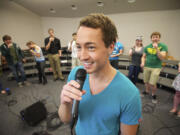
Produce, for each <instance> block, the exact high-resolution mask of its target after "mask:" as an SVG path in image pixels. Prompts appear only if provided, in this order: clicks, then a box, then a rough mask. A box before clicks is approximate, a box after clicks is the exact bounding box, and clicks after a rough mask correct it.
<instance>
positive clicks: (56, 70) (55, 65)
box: [48, 54, 63, 79]
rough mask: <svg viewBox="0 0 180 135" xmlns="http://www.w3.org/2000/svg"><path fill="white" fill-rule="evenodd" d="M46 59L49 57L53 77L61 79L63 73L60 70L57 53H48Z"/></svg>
mask: <svg viewBox="0 0 180 135" xmlns="http://www.w3.org/2000/svg"><path fill="white" fill-rule="evenodd" d="M48 59H49V63H50V66H51V68H52V71H53V76H54V79H57V78H58V77H59V78H60V79H62V78H63V75H62V72H61V63H60V59H59V55H58V54H48Z"/></svg>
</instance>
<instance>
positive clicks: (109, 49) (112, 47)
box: [108, 42, 115, 55]
mask: <svg viewBox="0 0 180 135" xmlns="http://www.w3.org/2000/svg"><path fill="white" fill-rule="evenodd" d="M114 46H115V43H114V42H113V43H112V44H111V45H110V46H109V47H108V52H109V55H111V54H112V52H113V50H114Z"/></svg>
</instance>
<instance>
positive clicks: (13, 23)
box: [0, 0, 43, 49]
mask: <svg viewBox="0 0 180 135" xmlns="http://www.w3.org/2000/svg"><path fill="white" fill-rule="evenodd" d="M5 34H8V35H10V36H11V37H12V40H13V41H14V42H16V43H17V44H18V45H19V46H20V47H21V48H22V49H26V48H27V47H26V42H27V41H29V40H32V41H34V42H35V43H37V44H38V45H39V46H42V45H43V31H42V23H41V17H40V16H38V15H36V14H35V13H33V12H31V11H29V10H27V9H25V8H24V7H22V6H20V5H18V4H16V3H14V2H13V1H9V0H1V1H0V44H2V43H3V41H2V36H3V35H5Z"/></svg>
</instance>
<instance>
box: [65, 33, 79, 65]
mask: <svg viewBox="0 0 180 135" xmlns="http://www.w3.org/2000/svg"><path fill="white" fill-rule="evenodd" d="M72 38H73V39H72V40H71V41H70V42H69V44H68V50H69V51H71V57H72V69H73V68H74V67H76V66H79V65H80V61H79V59H78V58H77V48H76V38H77V34H76V33H73V34H72Z"/></svg>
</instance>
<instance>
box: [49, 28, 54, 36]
mask: <svg viewBox="0 0 180 135" xmlns="http://www.w3.org/2000/svg"><path fill="white" fill-rule="evenodd" d="M48 33H49V36H50V37H54V30H52V29H50V30H48Z"/></svg>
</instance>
